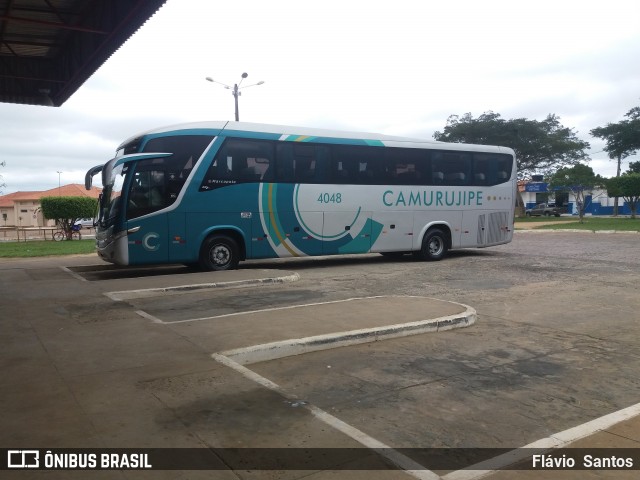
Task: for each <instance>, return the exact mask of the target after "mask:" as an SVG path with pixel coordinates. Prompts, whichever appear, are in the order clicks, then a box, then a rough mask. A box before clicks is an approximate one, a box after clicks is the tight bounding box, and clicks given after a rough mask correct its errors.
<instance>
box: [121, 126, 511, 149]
mask: <svg viewBox="0 0 640 480" xmlns="http://www.w3.org/2000/svg"><path fill="white" fill-rule="evenodd" d="M187 130H189V131H193V132H198V133H205V132H206V133H209V134H211V135H220V133H221V132H222V131H223V130H224V131H225V132H238V133H239V134H242V133H258V134H259V133H265V134H272V135H280V136H298V137H301V138H303V137H314V139H319V140H320V139H323V138H324V139H328V138H330V139H345V140H346V139H357V140H365V141H373V142H380V143H381V144H382V145H384V146H388V147H414V148H425V147H429V148H438V149H442V150H458V151H460V150H463V151H478V150H481V151H485V152H500V153H508V154H512V155H513V154H514V152H513V150H512V149H510V148H508V147H498V146H491V145H475V144H467V143H447V142H438V141H435V140H427V139H421V138H409V137H400V136H392V135H383V134H380V133H366V132H348V131H343V130H330V129H320V128H309V127H294V126H288V125H271V124H262V123H249V122H231V121H207V122H192V123H181V124H176V125H169V126H165V127H159V128H155V129H152V130H148V131H146V132H143V133H140V134H138V135H134V136H133V137H131V138H129V139H127V140H126V141H125V142H123V143H122V144H121V145H120V146H119V147H118V150H119V149H121V148H122V147H123V146H125V145H127V144H128V143H129V142H131V141H133V140H134V139H136V138H140V137H142V136H146V135H157V134H162V133H169V132H184V131H187Z"/></svg>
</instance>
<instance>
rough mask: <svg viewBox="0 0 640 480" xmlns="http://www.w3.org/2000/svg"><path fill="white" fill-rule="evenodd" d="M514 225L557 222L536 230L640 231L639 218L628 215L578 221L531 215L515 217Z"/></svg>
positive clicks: (575, 218)
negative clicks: (529, 216)
mask: <svg viewBox="0 0 640 480" xmlns="http://www.w3.org/2000/svg"><path fill="white" fill-rule="evenodd" d="M515 221H516V227H518V225H519V224H520V225H521V224H536V223H543V222H558V223H554V225H540V226H538V227H533V228H535V229H536V230H538V229H539V230H567V229H571V230H591V231H594V232H596V231H603V230H615V231H618V232H640V218H635V219H634V218H630V217H615V218H614V217H584V221H583V223H580V220H579V219H578V217H577V216H576V217H532V218H516V220H515Z"/></svg>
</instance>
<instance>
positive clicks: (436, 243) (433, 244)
mask: <svg viewBox="0 0 640 480" xmlns="http://www.w3.org/2000/svg"><path fill="white" fill-rule="evenodd" d="M443 250H444V242H443V241H442V238H440V237H433V238H431V239H430V240H429V255H431V256H438V255H440V254H441V253H442V251H443Z"/></svg>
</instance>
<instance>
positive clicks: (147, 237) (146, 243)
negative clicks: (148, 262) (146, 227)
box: [142, 232, 160, 252]
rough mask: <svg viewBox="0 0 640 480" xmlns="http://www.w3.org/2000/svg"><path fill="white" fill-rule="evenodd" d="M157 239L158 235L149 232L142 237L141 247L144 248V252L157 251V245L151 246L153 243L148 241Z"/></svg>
mask: <svg viewBox="0 0 640 480" xmlns="http://www.w3.org/2000/svg"><path fill="white" fill-rule="evenodd" d="M158 238H160V235H158V234H157V233H156V232H149V233H147V234H146V235H145V236H144V237H142V246H143V247H144V249H145V250H148V251H150V252H155V251H156V250H158V249H159V248H160V245H159V244H155V245H154V244H153V243H155V242H150V240H153V239H155V240H157V239H158Z"/></svg>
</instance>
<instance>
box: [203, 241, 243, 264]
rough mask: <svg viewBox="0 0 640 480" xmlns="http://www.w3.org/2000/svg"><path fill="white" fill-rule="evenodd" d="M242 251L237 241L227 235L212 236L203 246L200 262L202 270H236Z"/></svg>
mask: <svg viewBox="0 0 640 480" xmlns="http://www.w3.org/2000/svg"><path fill="white" fill-rule="evenodd" d="M239 252H240V249H239V248H238V244H237V243H236V241H235V240H234V239H233V238H231V237H228V236H226V235H212V236H210V237H209V238H207V239H206V240H205V241H204V243H203V244H202V249H201V250H200V261H199V262H198V263H199V265H200V268H201V269H202V270H207V271H216V272H217V271H221V270H235V269H236V268H238V263H239V262H240V254H239Z"/></svg>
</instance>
